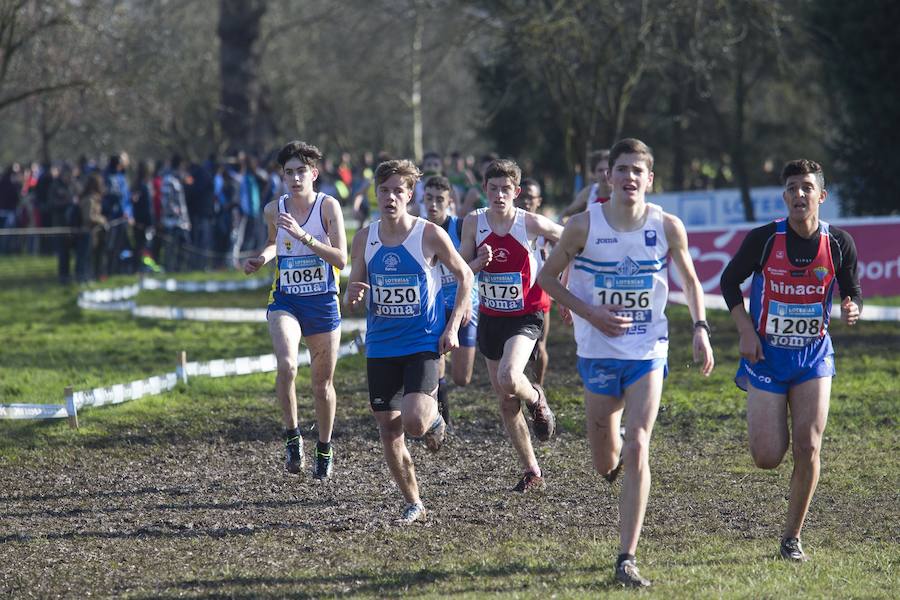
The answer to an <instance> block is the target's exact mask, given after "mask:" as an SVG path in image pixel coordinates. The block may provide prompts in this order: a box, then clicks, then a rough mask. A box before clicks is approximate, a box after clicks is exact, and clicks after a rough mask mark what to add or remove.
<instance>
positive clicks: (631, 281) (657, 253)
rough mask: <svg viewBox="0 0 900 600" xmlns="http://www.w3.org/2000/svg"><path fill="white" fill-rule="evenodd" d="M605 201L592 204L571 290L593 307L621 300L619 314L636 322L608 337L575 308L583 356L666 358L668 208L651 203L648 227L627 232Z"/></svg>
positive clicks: (570, 281)
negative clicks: (612, 221) (615, 224)
mask: <svg viewBox="0 0 900 600" xmlns="http://www.w3.org/2000/svg"><path fill="white" fill-rule="evenodd" d="M603 206H604V205H603V204H599V203H594V204H589V205H588V209H587V210H588V213H589V215H590V228H589V230H588V235H587V239H586V240H585V243H584V249H583V250H582V251H581V253H580V254H579V255H577V256H576V257H575V260H574V261H573V263H572V270H571V273H570V274H569V291H571V292H572V293H573V294H574V295H576V296H577V297H578V298H580V299H582V300H583V301H585V302H587V303H589V304H591V305H594V306H599V305H601V304H619V305H622V306H623V307H624V308H623V309H622V310H621V311H619V312H618V314H622V315H627V316H630V317H631V318H632V319H634V324H633V325H632V326H631V328H630V329H629V330H628V332H627V333H626V334H625V335H621V336H617V337H608V336H607V335H605V334H604V333H602V332H601V331H600V330H598V329H596V328H595V327H594V326H593V325H591V324H590V323H589V322H588V321H586V320H584V319H582V318H581V317H579V316H578V315H576V314H575V313H574V312H573V313H572V319H573V321H574V324H575V342H576V344H577V346H578V356H580V357H581V358H615V359H620V360H647V359H652V358H666V357H667V355H668V352H669V326H668V321H667V320H666V315H665V312H664V311H665V308H666V300H667V298H668V294H669V281H668V265H667V263H668V254H669V243H668V241H667V240H666V233H665V231H664V229H663V210H662V208H660V207H659V206H658V205H656V204H650V203H648V204H647V211H648V214H647V221H646V223H645V224H644V226H643V227H641V228H640V229H636V230H635V231H626V232H622V231H616V230H615V229H613V228H612V227H610V225H609V223H608V222H607V221H606V217H605V216H604V214H603Z"/></svg>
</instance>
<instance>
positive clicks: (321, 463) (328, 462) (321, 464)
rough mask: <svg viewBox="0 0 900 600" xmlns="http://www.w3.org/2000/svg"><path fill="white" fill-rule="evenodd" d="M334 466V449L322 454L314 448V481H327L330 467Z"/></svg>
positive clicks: (329, 475)
mask: <svg viewBox="0 0 900 600" xmlns="http://www.w3.org/2000/svg"><path fill="white" fill-rule="evenodd" d="M333 464H334V448H330V449H329V450H328V452H322V451H321V450H319V449H318V448H316V464H314V465H313V473H312V474H313V477H315V478H316V479H328V478H329V477H331V467H332V465H333Z"/></svg>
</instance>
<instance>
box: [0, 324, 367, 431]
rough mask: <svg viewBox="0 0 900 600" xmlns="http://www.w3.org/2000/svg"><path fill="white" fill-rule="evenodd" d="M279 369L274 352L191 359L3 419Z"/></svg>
mask: <svg viewBox="0 0 900 600" xmlns="http://www.w3.org/2000/svg"><path fill="white" fill-rule="evenodd" d="M359 351H360V347H359V344H358V342H357V340H356V339H354V340H352V341H350V342H347V343H346V344H342V345H341V346H340V348H339V349H338V358H343V357H345V356H350V355H352V354H358V353H359ZM297 362H298V364H299V365H308V364H309V363H310V356H309V351H306V352H303V353H301V354H300V356H298V357H297ZM277 368H278V365H277V363H276V361H275V355H274V354H263V355H261V356H240V357H238V358H229V359H225V358H221V359H215V360H211V361H206V362H189V363H186V364H185V365H184V367H183V368H182V367H181V366H178V367H177V368H176V369H175V371H174V372H172V373H165V374H163V375H156V376H153V377H148V378H147V379H138V380H136V381H131V382H129V383H121V384H116V385H111V386H108V387H99V388H93V389H90V390H79V391H74V392H72V394H71V395H68V396H66V398H65V401H66V403H65V404H64V405H59V404H0V419H63V418H66V417H69V418H72V417H75V416H77V415H78V410H79V409H81V408H84V407H87V406H91V407H95V406H103V405H105V404H119V403H122V402H128V401H129V400H137V399H138V398H143V397H144V396H155V395H158V394H162V393H163V392H167V391H169V390H172V389H174V388H175V387H176V386H177V385H178V382H179V381H182V382H184V383H187V382H188V381H189V379H190V378H191V377H197V376H207V377H229V376H232V375H250V374H252V373H271V372H272V371H274V370H275V369H277Z"/></svg>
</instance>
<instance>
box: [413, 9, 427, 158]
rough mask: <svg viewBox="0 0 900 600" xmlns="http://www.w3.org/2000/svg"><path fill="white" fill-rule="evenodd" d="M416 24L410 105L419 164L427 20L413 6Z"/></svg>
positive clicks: (415, 153) (419, 10)
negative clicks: (424, 42)
mask: <svg viewBox="0 0 900 600" xmlns="http://www.w3.org/2000/svg"><path fill="white" fill-rule="evenodd" d="M413 11H415V19H416V24H415V28H414V29H413V40H412V55H411V59H410V60H411V63H412V94H411V96H410V104H411V106H412V121H413V123H412V125H413V126H412V136H413V137H412V147H413V157H414V158H415V159H416V162H417V163H421V162H422V157H423V156H424V154H425V149H424V147H423V144H422V37H423V35H424V32H425V20H424V18H423V17H422V11H421V9H420V7H419V6H418V4H415V5H414V6H413Z"/></svg>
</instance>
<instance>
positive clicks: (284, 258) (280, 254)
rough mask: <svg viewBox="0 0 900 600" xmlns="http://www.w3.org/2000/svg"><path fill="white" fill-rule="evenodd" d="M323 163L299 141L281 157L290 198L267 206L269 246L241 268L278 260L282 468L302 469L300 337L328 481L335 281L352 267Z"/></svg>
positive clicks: (275, 340)
mask: <svg viewBox="0 0 900 600" xmlns="http://www.w3.org/2000/svg"><path fill="white" fill-rule="evenodd" d="M321 159H322V153H321V152H320V151H319V149H318V148H316V147H315V146H311V145H309V144H307V143H305V142H300V141H293V142H289V143H288V144H287V145H286V146H284V148H282V149H281V151H280V152H279V153H278V164H280V165H281V168H282V178H283V180H284V184H285V187H286V188H287V189H288V193H287V194H285V195H284V196H282V197H281V198H279V199H278V200H277V201H276V202H270V203H268V204H267V205H266V206H265V209H264V211H263V216H264V218H265V221H266V224H267V226H268V232H269V236H268V240H267V242H266V246H265V247H264V248H263V250H262V252H261V253H260V254H259V255H258V256H255V257H253V258H250V259H247V261H246V262H245V263H244V273H246V274H247V275H249V274H251V273H255V272H256V271H258V270H259V269H260V267H262V266H263V265H264V264H266V263H267V262H269V261H270V260H272V259H273V258H277V267H276V270H275V281H274V282H273V283H272V291H271V292H270V294H269V310H268V312H267V313H266V318H267V320H268V322H269V335H270V336H271V337H272V345H273V347H274V349H275V359H276V361H277V364H278V371H277V374H276V376H275V392H276V394H277V396H278V400H279V402H280V403H281V415H282V420H283V422H284V427H285V430H284V437H285V455H286V458H285V468H286V469H287V470H288V472H290V473H299V472H300V470H301V469H302V468H303V465H304V456H303V439H302V437H301V436H300V428H299V425H298V421H297V390H296V388H295V387H294V381H295V379H296V377H297V351H298V347H299V345H300V338H301V337H302V338H303V340H304V341H305V342H306V346H307V347H308V348H309V354H310V359H311V360H310V379H311V381H312V395H313V397H314V398H315V408H316V422H317V423H318V426H319V443H318V444H317V445H316V461H315V465H314V466H313V476H314V477H316V478H317V479H326V478H328V477H330V476H331V470H332V465H333V462H334V451H333V449H332V447H331V432H332V428H333V426H334V411H335V392H334V383H333V379H334V366H335V363H336V362H337V355H338V346H339V344H340V339H341V331H340V325H341V314H340V309H339V307H338V299H337V296H338V274H339V273H340V270H341V269H343V268H344V266H345V265H346V264H347V237H346V233H345V231H344V217H343V213H342V212H341V206H340V204H339V203H338V201H337V200H335V199H334V198H333V197H331V196H327V195H325V194H322V193H316V191H315V189H313V182H314V181H315V180H316V178H317V177H318V176H319V170H318V168H317V167H316V165H317V162H318V161H319V160H321Z"/></svg>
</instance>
